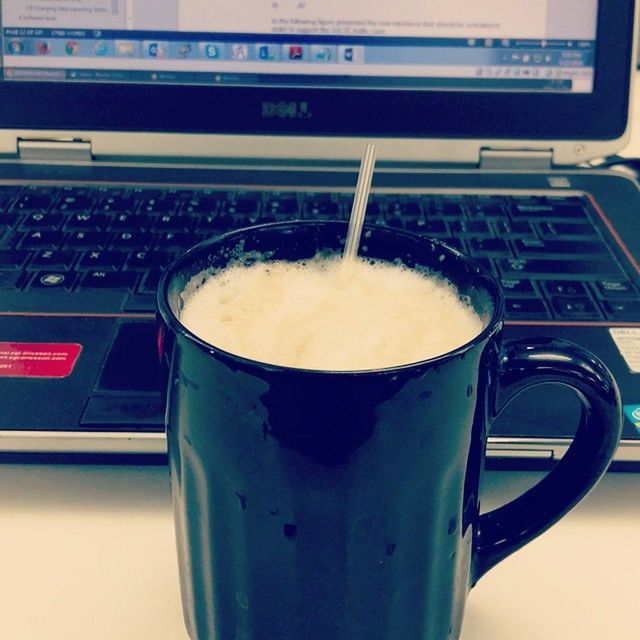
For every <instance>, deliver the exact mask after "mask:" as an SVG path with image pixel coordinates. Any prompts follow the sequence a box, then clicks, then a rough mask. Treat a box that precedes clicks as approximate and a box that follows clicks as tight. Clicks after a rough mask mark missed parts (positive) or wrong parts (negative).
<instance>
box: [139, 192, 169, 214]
mask: <svg viewBox="0 0 640 640" xmlns="http://www.w3.org/2000/svg"><path fill="white" fill-rule="evenodd" d="M177 204H178V201H177V199H176V198H172V197H170V196H168V197H166V198H148V199H146V200H144V201H143V202H142V204H141V205H140V209H139V211H140V212H141V213H143V214H144V213H159V214H163V213H168V212H170V211H174V210H175V209H176V206H177Z"/></svg>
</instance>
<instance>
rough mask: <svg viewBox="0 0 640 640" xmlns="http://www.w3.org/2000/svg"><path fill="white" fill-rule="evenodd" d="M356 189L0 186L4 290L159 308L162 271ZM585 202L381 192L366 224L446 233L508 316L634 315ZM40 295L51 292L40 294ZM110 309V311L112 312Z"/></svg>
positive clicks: (335, 204) (322, 212)
mask: <svg viewBox="0 0 640 640" xmlns="http://www.w3.org/2000/svg"><path fill="white" fill-rule="evenodd" d="M352 198H353V196H352V194H349V193H322V192H309V193H306V192H305V193H299V192H262V191H218V190H211V189H201V190H197V189H196V190H192V189H189V190H176V189H143V188H141V189H131V188H111V187H98V188H96V187H87V188H84V187H78V188H74V187H46V186H39V185H34V186H17V185H16V186H13V185H8V186H1V185H0V289H2V290H4V291H5V293H6V292H7V291H13V292H16V291H19V292H22V291H35V290H38V291H45V290H48V291H49V292H51V294H52V295H54V296H55V295H56V294H55V293H54V292H64V295H65V298H67V299H68V298H69V296H70V295H71V294H73V295H71V297H75V298H81V297H82V292H93V293H94V294H95V293H96V292H103V293H105V292H107V291H116V292H118V293H119V294H120V295H119V296H116V297H112V298H108V297H107V298H104V299H105V300H118V301H119V302H118V304H119V305H120V308H119V309H116V310H117V311H121V310H124V311H152V310H153V308H154V296H153V294H154V292H155V288H156V285H157V283H158V280H159V277H160V274H161V272H162V269H163V268H164V267H165V266H166V265H167V264H168V263H169V262H170V261H171V260H173V258H175V257H176V256H177V255H178V254H179V253H181V252H182V251H184V250H185V249H187V248H189V247H190V246H192V245H193V244H195V243H197V242H199V241H201V240H204V239H206V238H208V237H212V236H215V235H218V234H220V233H222V232H224V231H227V230H230V229H233V228H237V227H241V226H247V225H249V224H254V223H266V222H275V221H286V220H293V219H338V220H348V218H349V214H350V211H351V203H352ZM594 215H595V212H593V211H592V210H591V209H590V207H589V205H588V204H587V203H586V201H583V200H582V199H581V198H578V197H566V198H560V197H542V196H512V195H510V196H502V195H482V196H478V195H474V196H465V195H458V194H455V195H449V194H445V195H443V194H436V195H433V194H410V195H407V194H402V195H394V194H388V193H385V194H375V193H374V194H372V195H371V198H370V201H369V205H368V208H367V217H366V222H367V224H376V225H384V226H389V227H393V228H398V229H406V230H409V231H413V232H416V233H420V234H424V235H425V236H428V237H434V238H438V239H441V240H442V241H443V242H445V243H447V244H449V245H451V246H454V247H456V248H458V249H460V250H461V251H463V252H465V253H468V254H469V255H471V256H473V257H475V258H477V259H478V260H480V261H481V262H482V263H484V265H485V266H486V267H487V268H488V269H490V270H491V271H492V272H493V273H494V274H495V275H496V276H497V277H498V278H499V280H501V282H502V285H503V288H504V290H505V294H506V311H507V318H508V319H511V320H542V321H545V320H555V321H630V320H637V319H638V318H640V297H639V296H638V292H637V290H636V287H635V286H634V285H633V284H632V282H631V281H630V279H629V278H628V277H627V276H626V275H625V273H624V271H623V269H622V268H621V266H620V261H619V260H618V259H617V258H616V257H615V256H614V253H613V252H612V250H611V249H610V248H609V247H608V246H607V244H606V243H605V241H604V239H603V236H602V235H601V234H600V232H599V231H598V227H596V226H595V225H594V224H593V221H592V219H593V216H594ZM38 295H42V294H38ZM105 311H113V309H105Z"/></svg>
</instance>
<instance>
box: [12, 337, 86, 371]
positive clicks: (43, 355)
mask: <svg viewBox="0 0 640 640" xmlns="http://www.w3.org/2000/svg"><path fill="white" fill-rule="evenodd" d="M80 351H82V345H81V344H77V343H73V342H0V377H10V378H66V377H67V376H69V375H71V372H72V371H73V367H74V366H75V364H76V360H77V359H78V356H79V355H80Z"/></svg>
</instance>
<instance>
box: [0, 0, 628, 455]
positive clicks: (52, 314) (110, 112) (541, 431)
mask: <svg viewBox="0 0 640 640" xmlns="http://www.w3.org/2000/svg"><path fill="white" fill-rule="evenodd" d="M72 4H73V6H72ZM72 4H70V3H64V2H58V3H39V4H38V3H32V2H30V1H27V0H2V1H1V2H0V27H1V28H0V52H1V53H0V72H1V73H0V404H1V406H2V409H1V410H0V454H1V456H2V457H3V459H16V458H19V459H22V458H32V457H33V458H36V459H52V460H60V459H66V458H71V459H78V458H79V459H82V460H90V459H96V458H99V459H106V460H114V461H115V460H118V461H120V460H123V459H124V460H125V461H138V460H140V461H146V460H151V461H154V460H159V461H161V460H163V459H164V456H165V453H166V442H165V436H164V428H163V406H162V402H161V399H160V394H159V393H158V388H157V379H156V348H155V302H154V291H155V287H156V285H157V282H158V278H159V277H160V274H161V273H162V270H163V269H164V268H165V267H166V265H167V264H168V263H169V262H170V261H171V260H172V259H173V258H174V257H175V256H177V255H178V254H179V253H180V252H181V251H184V250H185V249H187V248H188V247H189V246H191V245H193V244H195V243H196V242H198V241H200V240H203V239H205V238H207V237H211V236H215V235H217V234H220V233H223V232H225V231H228V230H230V229H232V228H235V227H241V226H246V225H248V224H256V223H260V222H269V221H274V220H290V219H297V218H302V219H313V218H324V219H326V218H332V219H347V218H348V215H349V211H350V205H351V202H352V199H353V193H354V190H355V184H356V177H357V170H358V166H359V158H360V156H361V154H362V151H363V149H364V146H365V144H366V143H367V142H373V143H375V144H376V145H377V148H378V162H377V165H376V172H375V176H374V181H373V188H372V194H371V198H370V202H369V206H368V209H367V220H366V222H367V223H368V224H382V225H390V226H395V227H399V228H404V229H408V230H411V231H414V232H416V233H421V234H423V235H425V236H432V237H437V238H440V239H442V240H443V241H444V242H446V243H450V244H451V245H453V246H455V247H457V248H459V249H461V250H463V251H465V252H467V253H469V254H471V255H472V256H474V257H476V258H477V259H478V260H480V261H482V262H483V263H484V264H485V266H487V268H489V269H491V270H492V271H493V273H494V274H495V275H496V277H498V278H499V279H500V280H501V282H502V284H503V286H504V288H505V292H506V299H507V323H506V337H507V338H516V337H526V336H533V335H548V336H554V337H558V338H566V339H569V340H573V341H575V342H577V343H579V344H581V345H584V346H585V347H587V348H589V349H591V350H592V351H594V352H595V353H596V354H598V355H599V356H600V357H601V358H602V359H603V360H604V361H605V362H606V364H607V365H608V366H609V368H610V369H611V371H612V372H613V374H614V375H615V377H616V379H617V381H618V384H619V386H620V389H621V393H622V399H623V404H624V415H625V418H624V431H623V437H622V442H621V445H620V447H619V449H618V453H617V457H616V460H617V462H619V463H634V462H640V295H639V291H640V277H639V272H640V267H639V265H638V257H639V256H640V235H639V234H638V233H637V229H638V225H639V223H640V195H639V193H638V186H637V184H636V182H635V181H634V180H633V179H632V177H630V175H629V174H628V173H626V172H624V171H614V170H607V169H603V168H600V169H598V168H596V166H595V164H596V163H597V162H598V161H599V159H605V160H606V158H609V157H612V156H614V154H616V153H617V152H618V151H620V150H621V149H622V148H624V146H625V145H626V143H627V141H628V138H629V122H630V95H631V78H632V76H633V71H634V69H635V60H634V56H633V50H634V48H635V47H633V46H632V43H633V41H634V16H635V11H636V7H635V4H634V2H633V0H617V1H616V2H612V1H611V0H539V1H537V2H531V0H527V1H526V2H525V1H524V0H512V1H511V2H506V3H505V2H499V1H489V2H482V3H468V2H463V1H462V0H447V1H446V2H444V1H440V0H432V1H431V2H429V3H428V5H426V4H425V3H424V2H419V1H418V0H404V1H403V2H401V3H400V4H398V3H397V2H396V3H391V4H389V3H385V2H378V3H370V2H364V1H362V0H351V2H348V3H343V2H323V3H316V2H309V1H307V2H297V1H296V2H293V1H289V0H275V1H274V2H269V3H256V5H255V6H252V8H251V10H249V9H247V8H246V7H245V5H244V3H238V2H237V0H236V1H235V2H227V1H226V0H218V1H217V2H211V3H205V2H196V0H175V1H174V2H166V1H162V2H161V1H160V0H120V1H119V0H79V2H74V3H72ZM578 407H579V404H578V401H577V399H576V398H575V397H574V396H573V395H572V394H571V393H570V392H568V391H567V390H565V389H563V388H561V387H551V386H546V385H545V386H542V387H539V388H534V389H531V390H529V391H528V392H526V393H524V394H522V395H521V396H520V397H518V398H517V399H516V400H514V401H513V402H512V403H511V404H510V405H509V406H508V407H507V408H506V409H505V410H504V411H503V412H502V414H501V415H500V416H499V417H498V419H497V420H496V421H495V423H494V425H493V427H492V430H491V434H490V438H489V451H488V456H489V460H490V461H494V462H496V464H498V463H500V462H503V463H505V464H515V465H523V466H529V465H546V464H552V463H553V461H554V460H556V459H558V458H559V457H561V456H562V455H563V454H564V452H565V451H566V449H567V447H568V445H569V443H570V442H571V438H572V436H573V434H574V433H575V429H576V426H577V422H578V417H577V416H578Z"/></svg>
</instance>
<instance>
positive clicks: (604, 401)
mask: <svg viewBox="0 0 640 640" xmlns="http://www.w3.org/2000/svg"><path fill="white" fill-rule="evenodd" d="M498 371H499V373H498V385H497V390H498V395H497V398H496V407H495V411H494V413H493V415H494V416H496V415H497V414H498V413H500V411H502V409H503V408H504V407H505V406H506V404H507V403H508V402H510V401H511V400H512V399H513V398H514V397H515V396H516V395H517V394H519V393H520V392H521V391H523V390H524V389H526V388H529V387H532V386H534V385H537V384H541V383H543V382H554V383H559V384H562V385H565V386H568V387H570V388H571V389H572V390H573V391H574V392H575V393H576V395H577V396H578V398H579V399H580V402H581V405H582V412H581V413H582V415H581V419H580V426H579V427H578V431H577V434H576V436H575V438H574V440H573V442H572V444H571V446H570V447H569V449H568V450H567V452H566V453H565V455H564V456H563V457H562V459H561V460H560V461H559V462H558V464H557V465H556V466H555V467H554V468H553V469H552V471H551V472H550V473H549V474H547V475H546V476H545V477H544V478H543V479H542V480H541V481H540V482H539V483H538V484H536V485H535V486H534V487H532V488H531V489H529V490H528V491H527V492H526V493H524V494H523V495H521V496H520V497H518V498H516V499H515V500H513V501H511V502H509V503H507V504H506V505H504V506H502V507H499V508H498V509H495V510H493V511H490V512H488V513H485V514H482V515H481V516H480V519H479V523H478V526H477V528H476V532H475V537H474V558H473V568H472V574H471V579H472V582H471V584H472V585H473V584H475V583H476V582H477V581H478V579H479V578H481V577H482V576H483V575H484V574H485V573H486V572H487V571H489V569H491V568H492V567H494V566H495V565H496V564H497V563H498V562H500V561H501V560H503V559H504V558H506V557H507V556H508V555H510V554H511V553H513V552H514V551H516V550H517V549H519V548H520V547H522V546H523V545H525V544H526V543H527V542H529V541H530V540H532V539H533V538H535V537H536V536H538V535H539V534H541V533H542V532H543V531H545V530H546V529H548V528H549V527H550V526H551V525H552V524H554V523H555V522H557V521H558V520H559V519H560V518H561V517H562V516H563V515H564V514H565V513H567V511H569V510H570V509H571V508H572V507H573V506H574V505H576V504H577V503H578V502H579V501H580V500H581V499H582V498H583V497H584V496H585V495H586V494H587V493H588V492H589V490H590V489H591V488H592V487H593V486H594V485H595V484H596V483H597V482H598V480H599V479H600V478H601V477H602V475H603V474H604V473H605V471H606V470H607V467H608V466H609V463H610V461H611V458H612V457H613V454H614V452H615V450H616V446H617V444H618V440H619V438H620V431H621V429H622V417H621V408H620V394H619V391H618V388H617V385H616V383H615V380H614V379H613V377H612V376H611V374H610V373H609V371H608V370H607V368H606V367H605V365H604V364H602V362H600V360H598V359H597V358H596V357H595V356H594V355H593V354H591V353H589V352H588V351H586V350H585V349H582V348H581V347H579V346H577V345H575V344H573V343H571V342H567V341H564V340H556V339H534V340H531V339H525V340H514V341H511V342H506V343H505V345H504V346H503V348H502V350H501V353H500V366H499V369H498Z"/></svg>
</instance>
